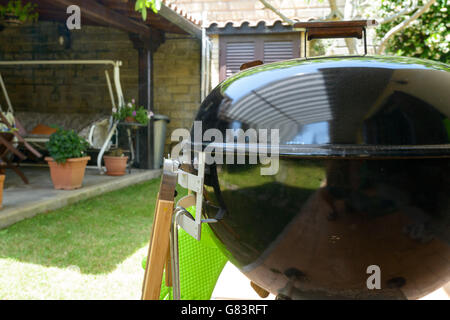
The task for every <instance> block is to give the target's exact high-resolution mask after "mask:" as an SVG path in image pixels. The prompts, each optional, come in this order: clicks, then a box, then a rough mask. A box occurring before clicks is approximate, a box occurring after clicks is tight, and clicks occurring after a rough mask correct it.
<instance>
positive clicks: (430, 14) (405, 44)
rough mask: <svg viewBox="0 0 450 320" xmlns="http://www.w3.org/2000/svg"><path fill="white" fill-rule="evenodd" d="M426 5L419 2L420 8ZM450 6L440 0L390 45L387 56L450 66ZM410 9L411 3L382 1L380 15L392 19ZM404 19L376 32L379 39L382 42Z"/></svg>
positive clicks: (398, 0) (447, 2)
mask: <svg viewBox="0 0 450 320" xmlns="http://www.w3.org/2000/svg"><path fill="white" fill-rule="evenodd" d="M424 3H425V1H423V0H419V5H423V4H424ZM449 4H450V1H449V0H437V1H436V3H434V4H433V5H432V6H431V7H430V9H429V10H428V11H427V12H425V13H424V14H423V15H421V16H420V17H419V18H418V19H417V20H416V21H414V22H413V23H411V25H410V26H408V27H407V28H406V29H404V30H402V31H401V32H399V33H398V34H396V35H395V36H394V37H393V38H392V39H391V40H390V41H389V43H388V46H387V48H386V52H388V53H391V54H396V55H401V56H409V57H417V58H424V59H431V60H437V61H441V62H444V63H449V62H450V30H449V26H450V24H449V15H448V10H449ZM410 5H411V0H408V1H404V0H383V1H382V3H381V8H380V11H379V13H380V16H381V17H385V16H389V15H392V14H393V13H395V12H399V11H401V10H404V9H405V8H407V7H409V6H410ZM402 19H404V18H402V17H399V18H397V19H395V20H393V21H392V22H389V23H385V24H382V25H381V26H380V27H379V28H378V29H377V37H378V38H379V39H382V38H383V36H384V35H385V34H386V33H387V32H388V31H389V30H390V29H391V28H392V27H393V26H395V25H396V24H398V23H400V22H401V21H402Z"/></svg>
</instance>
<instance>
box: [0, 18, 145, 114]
mask: <svg viewBox="0 0 450 320" xmlns="http://www.w3.org/2000/svg"><path fill="white" fill-rule="evenodd" d="M60 29H61V25H60V24H58V23H53V22H40V23H38V24H35V25H34V26H30V27H18V28H5V29H4V30H3V31H2V32H0V59H1V60H57V59H58V60H70V59H77V60H79V59H107V60H121V61H123V67H122V68H121V80H122V86H123V91H124V94H125V96H126V97H135V96H137V88H138V76H137V66H138V61H137V57H138V55H137V51H136V50H134V48H133V44H132V42H131V41H130V40H129V37H128V34H127V33H124V32H121V31H118V30H116V29H113V28H105V27H92V26H83V27H82V29H81V30H77V31H73V32H71V33H70V37H71V46H70V47H69V48H66V47H65V46H64V45H61V44H60V43H59V36H60V31H59V30H60ZM66 41H67V38H66ZM108 68H109V70H110V76H111V77H112V68H111V67H108ZM104 70H105V68H104V67H103V66H38V67H8V68H4V67H2V69H1V71H2V74H3V77H4V79H5V82H6V86H7V88H8V91H9V94H10V96H11V100H12V102H13V106H14V108H15V110H17V111H34V112H45V113H109V112H110V110H111V100H110V96H109V92H108V89H107V86H106V80H105V74H104ZM0 101H2V102H3V100H0ZM3 103H4V102H3ZM3 103H2V104H3Z"/></svg>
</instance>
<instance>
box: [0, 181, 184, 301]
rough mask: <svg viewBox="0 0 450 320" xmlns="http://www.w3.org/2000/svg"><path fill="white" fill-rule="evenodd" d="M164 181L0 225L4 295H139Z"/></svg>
mask: <svg viewBox="0 0 450 320" xmlns="http://www.w3.org/2000/svg"><path fill="white" fill-rule="evenodd" d="M159 183H160V181H159V179H156V180H152V181H149V182H145V183H143V184H139V185H135V186H132V187H128V188H125V189H121V190H117V191H114V192H111V193H108V194H105V195H102V196H99V197H96V198H93V199H89V200H85V201H82V202H79V203H77V204H74V205H70V206H67V207H65V208H62V209H59V210H56V211H53V212H51V213H48V214H42V215H39V216H36V217H34V218H31V219H28V220H24V221H22V222H19V223H17V224H15V225H13V226H11V227H9V228H7V229H4V230H0V299H140V295H141V287H142V279H143V276H144V270H143V269H142V267H141V260H142V258H143V257H144V256H145V255H146V253H147V247H148V241H149V237H150V231H151V224H152V220H153V211H154V206H155V201H156V194H157V192H158V189H159ZM178 191H179V193H180V196H182V194H184V191H183V189H181V190H178ZM180 196H179V197H180Z"/></svg>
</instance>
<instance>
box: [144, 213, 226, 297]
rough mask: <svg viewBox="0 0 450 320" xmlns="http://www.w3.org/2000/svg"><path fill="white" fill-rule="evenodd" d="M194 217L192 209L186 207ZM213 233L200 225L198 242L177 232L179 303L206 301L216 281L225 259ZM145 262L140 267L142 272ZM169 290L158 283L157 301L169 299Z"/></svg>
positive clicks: (207, 227) (170, 294) (170, 295)
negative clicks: (158, 294)
mask: <svg viewBox="0 0 450 320" xmlns="http://www.w3.org/2000/svg"><path fill="white" fill-rule="evenodd" d="M187 211H189V212H190V213H191V214H192V215H193V216H195V206H193V207H189V208H187ZM214 237H215V236H214V233H213V231H212V230H211V228H210V227H209V225H208V224H203V225H202V236H201V241H197V240H195V239H194V238H192V237H191V236H190V235H189V234H188V233H187V232H186V231H184V230H183V229H181V228H180V229H179V230H178V243H179V245H178V246H179V256H180V293H181V300H209V299H211V295H212V293H213V291H214V287H215V286H216V283H217V280H218V279H219V276H220V274H221V272H222V270H223V268H224V266H225V264H226V263H227V261H228V259H227V258H226V257H225V255H224V254H223V253H222V252H221V251H220V249H219V248H218V247H217V245H216V243H215V241H214ZM145 261H146V258H144V260H143V263H142V264H143V267H144V269H145ZM172 299H173V296H172V288H168V287H166V286H165V284H164V277H163V281H162V284H161V295H160V300H172Z"/></svg>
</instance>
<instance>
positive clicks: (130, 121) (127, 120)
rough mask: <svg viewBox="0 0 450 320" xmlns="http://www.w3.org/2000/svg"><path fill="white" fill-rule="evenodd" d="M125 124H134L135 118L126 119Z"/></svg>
mask: <svg viewBox="0 0 450 320" xmlns="http://www.w3.org/2000/svg"><path fill="white" fill-rule="evenodd" d="M125 122H129V123H134V122H137V121H136V118H135V117H126V118H125Z"/></svg>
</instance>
